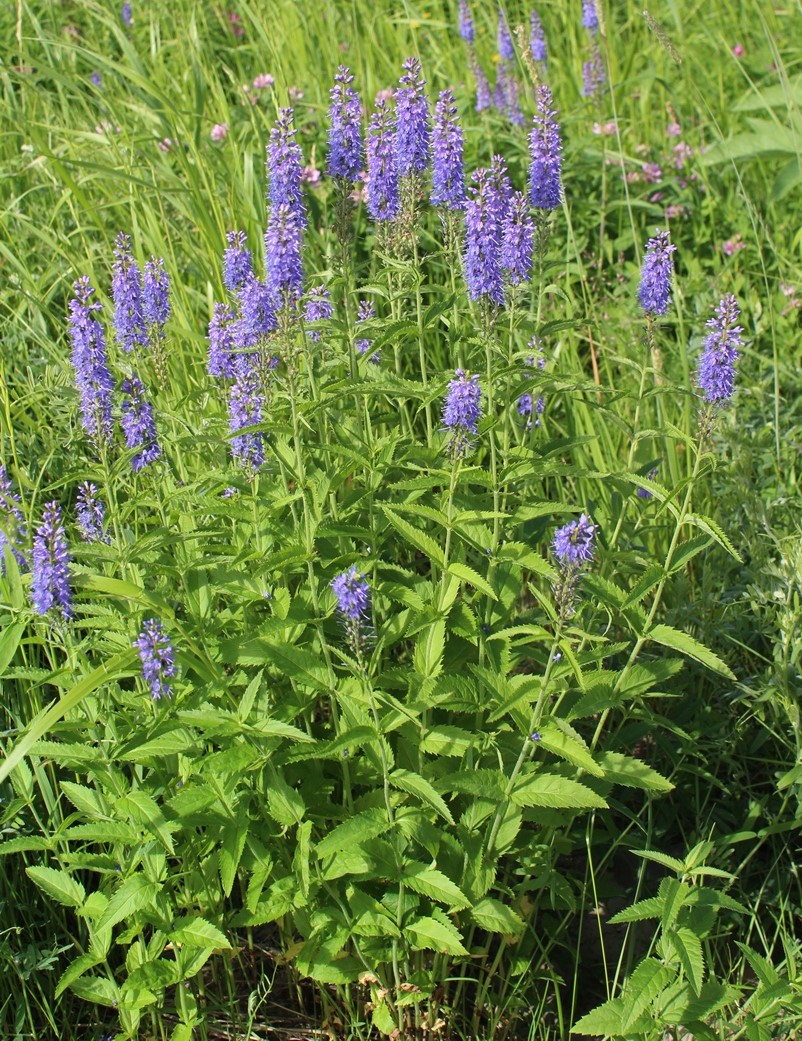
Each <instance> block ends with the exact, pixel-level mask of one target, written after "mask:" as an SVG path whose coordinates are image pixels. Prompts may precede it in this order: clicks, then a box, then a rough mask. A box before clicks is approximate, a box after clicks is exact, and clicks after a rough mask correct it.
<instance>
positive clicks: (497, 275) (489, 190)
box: [465, 170, 504, 306]
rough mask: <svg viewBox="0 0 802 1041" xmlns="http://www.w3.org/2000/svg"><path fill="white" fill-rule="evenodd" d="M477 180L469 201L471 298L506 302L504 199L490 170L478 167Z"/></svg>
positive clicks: (467, 272) (467, 254) (467, 263)
mask: <svg viewBox="0 0 802 1041" xmlns="http://www.w3.org/2000/svg"><path fill="white" fill-rule="evenodd" d="M473 180H474V182H475V187H472V188H471V189H470V191H471V193H472V195H473V198H472V199H469V200H468V202H467V203H466V204H465V281H466V282H467V283H468V293H469V295H470V297H471V300H479V299H480V298H481V297H483V296H487V297H489V298H490V300H491V301H492V302H493V303H495V304H498V305H499V306H500V305H501V304H503V303H504V289H503V283H502V276H501V267H500V264H499V248H500V245H501V219H500V218H501V214H500V213H499V208H500V206H499V203H500V200H499V198H498V196H497V194H496V192H495V190H494V181H493V179H492V176H491V173H490V171H488V170H475V171H474V174H473Z"/></svg>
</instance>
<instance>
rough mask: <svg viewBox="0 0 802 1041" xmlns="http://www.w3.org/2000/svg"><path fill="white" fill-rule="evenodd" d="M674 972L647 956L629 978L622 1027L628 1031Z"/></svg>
mask: <svg viewBox="0 0 802 1041" xmlns="http://www.w3.org/2000/svg"><path fill="white" fill-rule="evenodd" d="M673 979H674V973H673V972H672V971H671V969H669V968H668V966H667V965H662V964H661V963H660V962H659V961H657V960H656V959H655V958H645V959H644V960H643V961H642V962H641V963H640V965H638V967H637V968H636V969H635V971H634V972H633V973H632V975H631V976H630V977H629V979H628V980H627V985H626V993H625V998H624V1013H623V1015H622V1019H621V1029H622V1031H623V1032H627V1031H629V1030H630V1029H631V1028H632V1024H633V1023H634V1022H635V1021H636V1020H637V1019H638V1017H639V1016H641V1015H642V1013H644V1012H645V1011H646V1010H647V1009H648V1008H649V1006H650V1005H651V1004H652V1002H653V1001H654V1000H655V998H657V996H658V994H660V993H661V992H662V991H663V990H665V988H666V987H667V986H668V984H669V983H670V982H671V981H672V980H673Z"/></svg>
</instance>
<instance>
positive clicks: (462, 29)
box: [459, 0, 475, 44]
mask: <svg viewBox="0 0 802 1041" xmlns="http://www.w3.org/2000/svg"><path fill="white" fill-rule="evenodd" d="M459 34H460V36H461V37H462V39H463V40H464V41H465V42H466V43H468V44H471V43H473V41H474V36H475V32H474V28H473V18H472V17H471V9H470V7H469V6H468V0H459Z"/></svg>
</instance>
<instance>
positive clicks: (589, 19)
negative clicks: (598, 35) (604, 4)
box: [582, 0, 599, 33]
mask: <svg viewBox="0 0 802 1041" xmlns="http://www.w3.org/2000/svg"><path fill="white" fill-rule="evenodd" d="M582 25H583V26H584V27H585V28H586V29H587V30H588V32H591V33H595V32H598V31H599V13H598V11H597V10H596V0H582Z"/></svg>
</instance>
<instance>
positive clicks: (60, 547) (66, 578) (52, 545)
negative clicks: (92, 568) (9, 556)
mask: <svg viewBox="0 0 802 1041" xmlns="http://www.w3.org/2000/svg"><path fill="white" fill-rule="evenodd" d="M69 564H70V553H69V548H68V546H67V536H66V535H65V533H64V525H63V524H62V521H61V507H60V506H59V504H58V503H57V502H48V503H46V504H45V508H44V512H43V515H42V523H41V525H40V526H39V528H38V529H37V532H36V536H35V538H34V541H33V554H32V564H31V600H32V601H33V609H34V611H36V613H37V614H41V615H46V614H48V613H49V612H50V611H51V610H54V609H55V610H59V611H60V612H61V617H62V618H63V619H64V621H67V620H68V619H69V618H71V617H72V594H71V592H70V569H69Z"/></svg>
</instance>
